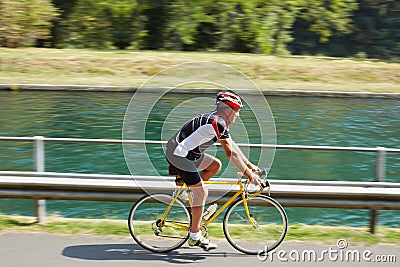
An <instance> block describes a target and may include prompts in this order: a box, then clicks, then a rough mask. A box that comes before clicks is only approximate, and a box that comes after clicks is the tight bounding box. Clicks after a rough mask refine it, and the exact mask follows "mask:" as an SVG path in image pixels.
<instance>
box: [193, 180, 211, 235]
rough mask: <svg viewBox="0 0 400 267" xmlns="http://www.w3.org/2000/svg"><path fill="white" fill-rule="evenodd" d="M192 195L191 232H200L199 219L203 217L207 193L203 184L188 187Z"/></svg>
mask: <svg viewBox="0 0 400 267" xmlns="http://www.w3.org/2000/svg"><path fill="white" fill-rule="evenodd" d="M190 190H191V191H192V194H193V205H192V232H193V233H196V232H198V231H200V224H201V217H202V216H203V210H204V204H205V202H206V199H207V196H208V191H207V188H205V187H204V185H203V182H200V183H197V184H194V185H191V186H190Z"/></svg>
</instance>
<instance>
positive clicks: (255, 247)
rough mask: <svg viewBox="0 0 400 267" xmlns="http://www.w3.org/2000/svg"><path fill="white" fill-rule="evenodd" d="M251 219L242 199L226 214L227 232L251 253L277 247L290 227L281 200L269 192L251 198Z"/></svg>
mask: <svg viewBox="0 0 400 267" xmlns="http://www.w3.org/2000/svg"><path fill="white" fill-rule="evenodd" d="M247 206H248V209H249V212H250V219H249V217H248V216H247V213H246V208H245V205H244V202H243V200H242V199H239V200H237V201H236V202H234V203H233V204H232V205H231V206H230V207H229V209H228V210H227V212H226V214H225V218H224V224H223V227H224V233H225V236H226V238H227V240H228V241H229V243H230V244H231V245H232V246H233V247H235V248H236V249H238V250H239V251H242V252H244V253H247V254H257V253H258V252H260V251H270V250H273V249H275V248H276V247H277V246H278V245H279V244H280V243H281V242H282V241H283V239H284V237H285V235H286V231H287V216H286V213H285V211H284V210H283V208H282V206H281V205H279V203H278V202H276V201H275V200H273V199H272V198H270V197H267V196H257V197H254V198H251V199H248V200H247Z"/></svg>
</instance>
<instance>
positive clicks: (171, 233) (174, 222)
mask: <svg viewBox="0 0 400 267" xmlns="http://www.w3.org/2000/svg"><path fill="white" fill-rule="evenodd" d="M171 200H172V196H170V195H167V194H161V193H160V194H149V195H145V196H143V197H142V198H140V199H139V200H138V201H137V202H136V203H135V204H134V205H133V206H132V208H131V211H130V212H129V217H128V226H129V231H130V233H131V235H132V237H133V239H134V240H135V241H136V242H137V243H138V244H139V245H140V246H141V247H143V248H145V249H147V250H149V251H152V252H156V253H162V252H169V251H172V250H174V249H177V248H179V247H181V246H182V245H183V244H184V243H185V242H186V241H187V239H188V238H189V228H190V222H191V215H190V212H189V210H188V209H187V207H186V206H185V204H184V203H183V202H182V201H181V200H179V199H176V200H175V203H174V204H173V205H172V207H171V210H170V211H169V212H168V214H167V217H166V220H165V225H162V223H160V222H161V221H160V218H161V216H162V215H163V213H164V211H165V210H166V209H167V207H168V206H169V203H171Z"/></svg>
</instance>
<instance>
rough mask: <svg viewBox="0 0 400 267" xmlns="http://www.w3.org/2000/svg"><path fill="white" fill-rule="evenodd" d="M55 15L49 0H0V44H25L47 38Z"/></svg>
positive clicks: (55, 11) (9, 45)
mask: <svg viewBox="0 0 400 267" xmlns="http://www.w3.org/2000/svg"><path fill="white" fill-rule="evenodd" d="M57 15H58V13H57V10H56V8H55V7H54V6H53V5H52V4H51V2H50V0H0V46H6V47H19V46H27V45H32V44H33V42H34V41H35V40H36V39H45V38H48V37H49V34H50V28H51V25H52V20H53V19H54V18H56V16H57Z"/></svg>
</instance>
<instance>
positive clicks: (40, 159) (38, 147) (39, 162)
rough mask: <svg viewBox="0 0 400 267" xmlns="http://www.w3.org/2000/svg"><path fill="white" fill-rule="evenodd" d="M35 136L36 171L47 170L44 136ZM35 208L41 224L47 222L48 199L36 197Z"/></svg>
mask: <svg viewBox="0 0 400 267" xmlns="http://www.w3.org/2000/svg"><path fill="white" fill-rule="evenodd" d="M34 138H35V143H34V157H35V171H37V172H44V170H45V163H44V137H43V136H35V137H34ZM35 209H36V216H37V222H38V223H40V224H44V223H45V222H46V200H44V199H36V200H35Z"/></svg>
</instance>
